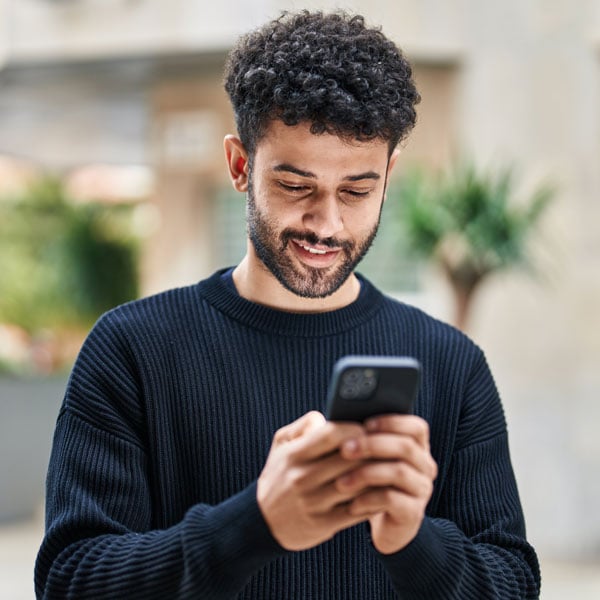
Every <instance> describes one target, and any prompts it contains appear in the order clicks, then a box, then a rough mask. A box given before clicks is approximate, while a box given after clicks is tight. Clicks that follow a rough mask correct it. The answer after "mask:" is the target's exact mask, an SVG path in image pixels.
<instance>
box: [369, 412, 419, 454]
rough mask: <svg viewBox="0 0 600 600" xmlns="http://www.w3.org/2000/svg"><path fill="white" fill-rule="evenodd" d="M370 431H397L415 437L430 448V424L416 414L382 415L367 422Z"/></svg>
mask: <svg viewBox="0 0 600 600" xmlns="http://www.w3.org/2000/svg"><path fill="white" fill-rule="evenodd" d="M365 428H366V430H367V431H368V432H369V433H397V434H401V435H408V436H410V437H412V438H414V439H415V440H416V441H417V443H418V444H420V445H421V446H423V447H424V448H429V424H428V423H427V421H425V419H422V418H421V417H418V416H416V415H380V416H377V417H373V418H372V419H369V420H368V421H367V422H366V423H365Z"/></svg>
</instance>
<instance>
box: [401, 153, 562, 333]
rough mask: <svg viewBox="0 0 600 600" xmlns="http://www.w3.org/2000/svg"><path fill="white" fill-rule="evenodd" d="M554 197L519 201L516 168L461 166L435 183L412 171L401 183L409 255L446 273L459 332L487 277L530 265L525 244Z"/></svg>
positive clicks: (541, 190)
mask: <svg viewBox="0 0 600 600" xmlns="http://www.w3.org/2000/svg"><path fill="white" fill-rule="evenodd" d="M554 193H555V192H554V189H553V188H552V187H551V186H550V185H548V184H542V185H540V186H538V187H537V188H536V189H535V190H534V191H533V192H532V193H531V195H530V196H529V197H528V198H527V199H526V201H521V202H518V203H517V202H515V195H516V194H515V176H514V169H513V168H503V169H501V170H499V171H497V172H496V173H491V172H484V171H481V170H478V169H477V168H476V167H475V166H474V165H473V164H461V165H458V166H454V167H453V168H451V169H450V170H449V171H447V172H445V173H441V174H437V175H435V176H432V175H430V174H427V173H425V172H424V171H423V170H421V169H415V170H413V171H411V172H409V173H407V175H406V176H405V177H404V179H403V180H402V183H401V186H400V192H399V195H400V199H401V202H400V205H401V211H402V214H401V220H402V223H403V227H404V230H405V232H406V236H407V242H408V245H409V248H411V249H412V250H413V251H414V252H415V253H416V254H417V255H419V256H421V257H424V258H427V259H431V260H433V261H434V262H435V263H437V264H438V265H439V266H440V267H441V268H442V271H443V272H444V274H445V275H446V277H447V279H448V281H449V283H450V286H451V289H452V292H453V296H454V300H455V318H454V323H455V325H456V326H457V327H458V328H460V329H463V330H464V329H465V328H466V326H467V323H468V319H469V314H470V311H471V308H472V304H473V299H474V297H475V293H476V292H477V290H478V289H479V288H480V286H481V284H482V283H483V282H484V281H485V280H486V279H487V278H488V277H489V276H490V275H492V274H493V273H496V272H497V271H500V270H504V269H508V268H511V267H514V266H525V267H531V266H532V264H531V260H530V253H529V248H528V241H529V238H530V235H531V233H532V232H533V230H534V228H535V227H536V225H537V224H538V222H539V220H540V217H541V216H542V214H543V213H544V211H545V209H546V207H547V206H548V204H549V202H550V200H551V199H552V198H553V196H554Z"/></svg>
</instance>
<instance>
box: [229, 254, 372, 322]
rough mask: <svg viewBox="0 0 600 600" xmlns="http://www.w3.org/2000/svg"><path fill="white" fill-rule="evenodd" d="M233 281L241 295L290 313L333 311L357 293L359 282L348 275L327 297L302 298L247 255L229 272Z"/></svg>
mask: <svg viewBox="0 0 600 600" xmlns="http://www.w3.org/2000/svg"><path fill="white" fill-rule="evenodd" d="M253 262H254V263H255V264H253ZM233 282H234V284H235V287H236V288H237V291H238V294H239V295H240V296H241V297H242V298H245V299H246V300H249V301H250V302H254V303H256V304H262V305H263V306H267V307H269V308H274V309H276V310H281V311H286V312H292V313H320V312H327V311H331V310H337V309H340V308H343V307H344V306H348V304H351V303H352V302H354V301H355V300H356V299H357V298H358V294H359V293H360V282H359V281H358V279H357V278H356V276H355V275H354V274H352V275H350V277H348V279H346V281H345V282H344V283H343V284H342V285H341V286H340V287H339V288H338V289H337V290H336V291H335V292H334V293H333V294H331V295H330V296H327V297H325V298H303V297H302V296H298V295H297V294H294V293H293V292H291V291H290V290H288V289H286V288H284V287H283V285H281V283H279V281H278V280H277V278H276V277H275V276H274V275H273V274H272V273H271V272H270V271H269V270H268V269H267V267H265V265H264V264H263V263H262V262H258V263H257V261H252V260H251V259H250V258H249V257H248V255H246V256H245V257H244V259H243V260H242V262H240V264H239V265H238V266H237V267H236V268H235V270H234V271H233Z"/></svg>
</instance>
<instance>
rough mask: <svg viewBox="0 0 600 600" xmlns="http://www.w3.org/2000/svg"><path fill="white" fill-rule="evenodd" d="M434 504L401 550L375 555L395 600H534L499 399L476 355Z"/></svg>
mask: <svg viewBox="0 0 600 600" xmlns="http://www.w3.org/2000/svg"><path fill="white" fill-rule="evenodd" d="M456 441H457V445H456V447H455V449H454V452H453V453H452V456H451V458H450V462H449V466H448V472H447V474H446V476H445V481H444V482H443V484H442V485H443V489H442V490H441V493H440V501H439V503H436V504H437V506H436V508H435V509H434V511H433V512H431V511H428V514H427V516H426V518H425V520H424V521H423V524H422V526H421V529H420V531H419V533H418V534H417V536H416V538H415V539H414V540H413V541H412V542H411V543H410V544H409V545H408V546H407V547H406V548H404V549H403V550H401V551H400V552H398V553H395V554H392V555H379V556H380V560H381V561H382V562H383V564H384V565H385V567H386V569H387V571H388V573H389V574H390V577H391V578H392V581H393V583H394V586H395V588H396V590H397V592H398V595H399V596H400V597H401V598H405V599H411V598H414V599H415V600H416V599H420V598H430V599H432V600H434V599H436V598H439V599H440V600H441V599H444V600H449V599H456V600H462V599H464V598H477V599H478V600H479V599H481V600H484V599H490V600H491V599H498V600H500V599H501V600H507V599H511V598H514V599H521V598H528V599H535V598H538V596H539V586H540V574H539V565H538V561H537V557H536V554H535V551H534V550H533V548H532V547H531V546H530V545H529V543H528V542H527V540H526V537H525V524H524V518H523V514H522V509H521V504H520V500H519V495H518V491H517V485H516V481H515V477H514V473H513V469H512V465H511V461H510V455H509V448H508V436H507V432H506V425H505V421H504V414H503V411H502V406H501V404H500V399H499V397H498V393H497V391H496V387H495V384H494V382H493V379H492V376H491V374H490V372H489V369H488V368H487V364H486V363H485V359H484V358H483V355H482V354H480V356H479V359H478V361H477V364H476V366H475V368H474V369H473V374H472V376H471V378H470V381H469V384H468V385H467V389H466V392H465V396H464V401H463V402H462V404H461V417H460V423H459V426H458V431H457V437H456Z"/></svg>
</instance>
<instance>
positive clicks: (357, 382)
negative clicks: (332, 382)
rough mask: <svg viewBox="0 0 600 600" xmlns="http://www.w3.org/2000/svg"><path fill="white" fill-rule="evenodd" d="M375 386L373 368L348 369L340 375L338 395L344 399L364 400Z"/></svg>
mask: <svg viewBox="0 0 600 600" xmlns="http://www.w3.org/2000/svg"><path fill="white" fill-rule="evenodd" d="M376 387H377V375H376V372H375V370H374V369H368V368H367V369H348V370H347V371H346V372H345V373H344V374H343V375H342V381H341V386H340V396H341V397H342V398H344V399H345V400H364V399H366V398H368V397H369V396H370V395H371V394H372V393H373V390H374V389H375V388H376Z"/></svg>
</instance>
